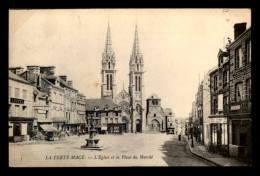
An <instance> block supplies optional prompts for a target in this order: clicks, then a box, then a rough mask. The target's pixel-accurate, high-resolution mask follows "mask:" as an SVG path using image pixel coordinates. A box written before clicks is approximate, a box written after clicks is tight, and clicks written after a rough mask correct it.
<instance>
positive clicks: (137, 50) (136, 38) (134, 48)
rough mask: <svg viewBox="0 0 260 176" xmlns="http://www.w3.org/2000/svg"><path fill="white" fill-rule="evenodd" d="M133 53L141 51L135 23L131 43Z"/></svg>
mask: <svg viewBox="0 0 260 176" xmlns="http://www.w3.org/2000/svg"><path fill="white" fill-rule="evenodd" d="M132 53H133V54H139V53H141V50H140V47H139V38H138V31H137V25H136V26H135V39H134V44H133V51H132Z"/></svg>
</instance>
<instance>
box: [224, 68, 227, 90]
mask: <svg viewBox="0 0 260 176" xmlns="http://www.w3.org/2000/svg"><path fill="white" fill-rule="evenodd" d="M227 83H228V71H227V70H226V71H224V73H223V88H225V87H226V86H227Z"/></svg>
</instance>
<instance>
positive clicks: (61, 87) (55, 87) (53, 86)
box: [42, 77, 64, 91]
mask: <svg viewBox="0 0 260 176" xmlns="http://www.w3.org/2000/svg"><path fill="white" fill-rule="evenodd" d="M42 80H44V81H46V82H47V83H48V84H50V85H51V86H52V87H55V88H58V89H61V90H63V91H64V89H63V88H62V87H58V86H56V85H54V84H52V83H51V82H50V81H48V80H47V79H45V78H44V77H42Z"/></svg>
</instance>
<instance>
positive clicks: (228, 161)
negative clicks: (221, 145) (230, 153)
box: [183, 136, 248, 167]
mask: <svg viewBox="0 0 260 176" xmlns="http://www.w3.org/2000/svg"><path fill="white" fill-rule="evenodd" d="M183 138H184V140H186V142H187V144H188V146H189V150H190V152H191V153H192V154H193V155H196V156H197V157H200V158H203V159H205V160H207V161H209V162H211V163H214V164H215V165H217V166H221V167H227V166H248V165H247V164H246V163H244V162H242V161H239V160H237V159H235V158H230V157H225V156H223V155H219V154H215V153H211V152H208V151H207V150H206V147H205V146H204V145H202V144H200V143H197V142H196V140H195V139H194V140H193V144H194V147H191V139H190V140H188V138H187V136H184V137H183Z"/></svg>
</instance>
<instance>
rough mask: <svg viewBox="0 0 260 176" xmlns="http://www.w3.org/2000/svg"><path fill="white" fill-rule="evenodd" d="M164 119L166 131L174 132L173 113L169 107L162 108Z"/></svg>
mask: <svg viewBox="0 0 260 176" xmlns="http://www.w3.org/2000/svg"><path fill="white" fill-rule="evenodd" d="M164 115H165V121H166V132H167V133H172V134H175V133H174V131H175V114H174V113H173V112H172V109H171V108H165V110H164Z"/></svg>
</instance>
